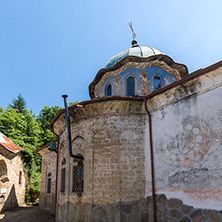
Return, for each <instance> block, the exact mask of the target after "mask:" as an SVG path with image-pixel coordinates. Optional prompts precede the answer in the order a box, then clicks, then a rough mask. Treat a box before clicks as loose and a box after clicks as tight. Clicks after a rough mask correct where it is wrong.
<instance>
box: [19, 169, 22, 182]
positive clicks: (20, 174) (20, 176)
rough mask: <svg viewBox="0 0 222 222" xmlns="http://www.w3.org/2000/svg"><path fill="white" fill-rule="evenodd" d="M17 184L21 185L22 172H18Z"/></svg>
mask: <svg viewBox="0 0 222 222" xmlns="http://www.w3.org/2000/svg"><path fill="white" fill-rule="evenodd" d="M19 184H22V171H20V172H19Z"/></svg>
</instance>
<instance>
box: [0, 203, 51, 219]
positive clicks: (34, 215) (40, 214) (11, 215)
mask: <svg viewBox="0 0 222 222" xmlns="http://www.w3.org/2000/svg"><path fill="white" fill-rule="evenodd" d="M0 221H1V222H54V217H53V216H51V215H50V214H49V213H48V212H45V211H41V210H39V207H30V206H24V207H18V208H15V209H12V210H9V211H6V212H5V213H4V214H0Z"/></svg>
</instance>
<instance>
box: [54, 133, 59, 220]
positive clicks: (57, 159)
mask: <svg viewBox="0 0 222 222" xmlns="http://www.w3.org/2000/svg"><path fill="white" fill-rule="evenodd" d="M57 138H58V145H57V146H58V151H57V152H56V154H57V157H56V184H55V203H54V204H55V205H54V222H56V218H57V188H58V171H59V170H58V168H59V137H57Z"/></svg>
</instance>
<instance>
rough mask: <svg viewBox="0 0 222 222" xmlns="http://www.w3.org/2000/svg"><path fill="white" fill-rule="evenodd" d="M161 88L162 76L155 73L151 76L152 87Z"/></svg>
mask: <svg viewBox="0 0 222 222" xmlns="http://www.w3.org/2000/svg"><path fill="white" fill-rule="evenodd" d="M160 88H162V78H161V76H160V75H157V74H155V75H154V77H153V89H154V91H155V90H158V89H160Z"/></svg>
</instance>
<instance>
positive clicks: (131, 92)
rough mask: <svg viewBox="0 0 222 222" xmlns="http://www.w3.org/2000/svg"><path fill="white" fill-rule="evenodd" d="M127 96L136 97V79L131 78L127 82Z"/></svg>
mask: <svg viewBox="0 0 222 222" xmlns="http://www.w3.org/2000/svg"><path fill="white" fill-rule="evenodd" d="M126 90H127V93H126V95H127V96H135V78H134V77H133V76H130V77H128V78H127V80H126Z"/></svg>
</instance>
